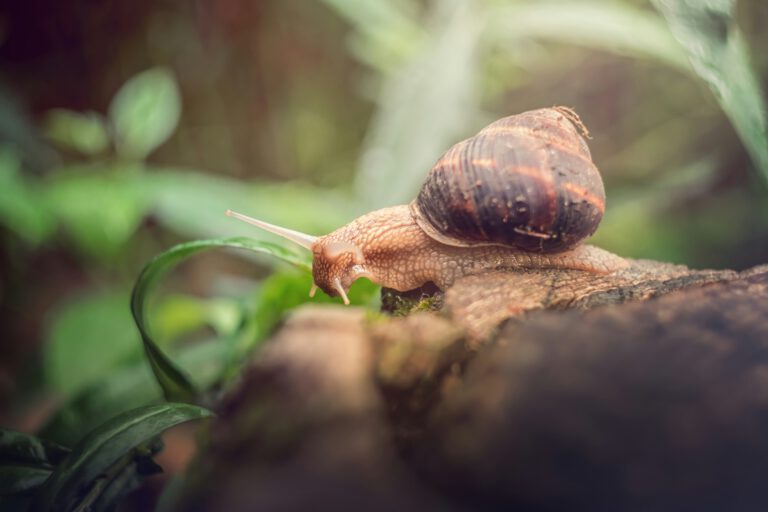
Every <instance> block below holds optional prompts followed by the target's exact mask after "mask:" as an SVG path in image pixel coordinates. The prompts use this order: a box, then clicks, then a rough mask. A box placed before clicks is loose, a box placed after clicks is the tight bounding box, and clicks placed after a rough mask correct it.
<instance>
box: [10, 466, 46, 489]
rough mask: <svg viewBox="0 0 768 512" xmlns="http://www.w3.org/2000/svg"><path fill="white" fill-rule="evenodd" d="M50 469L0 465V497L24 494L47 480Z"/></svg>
mask: <svg viewBox="0 0 768 512" xmlns="http://www.w3.org/2000/svg"><path fill="white" fill-rule="evenodd" d="M49 476H51V469H50V468H44V467H36V466H21V465H18V466H15V465H5V464H0V495H9V494H26V493H29V492H31V491H33V490H35V489H37V488H38V487H40V486H41V485H43V483H45V481H46V480H48V477H49Z"/></svg>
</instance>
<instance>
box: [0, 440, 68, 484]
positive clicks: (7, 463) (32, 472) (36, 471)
mask: <svg viewBox="0 0 768 512" xmlns="http://www.w3.org/2000/svg"><path fill="white" fill-rule="evenodd" d="M69 453H70V452H69V449H67V448H64V447H63V446H59V445H58V444H56V443H52V442H50V441H43V440H42V439H38V438H36V437H33V436H30V435H27V434H23V433H21V432H14V431H12V430H4V429H0V495H9V494H18V493H28V492H30V491H32V490H34V489H36V488H37V487H39V486H40V485H42V484H43V482H45V481H46V480H47V479H48V477H49V476H50V475H51V471H52V470H53V468H54V466H56V465H57V464H58V463H60V462H61V461H62V460H64V458H66V457H67V455H69Z"/></svg>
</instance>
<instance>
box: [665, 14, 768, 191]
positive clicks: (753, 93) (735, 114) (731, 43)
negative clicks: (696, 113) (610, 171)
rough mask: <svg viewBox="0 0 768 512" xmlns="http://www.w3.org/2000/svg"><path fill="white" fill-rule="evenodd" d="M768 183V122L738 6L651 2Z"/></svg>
mask: <svg viewBox="0 0 768 512" xmlns="http://www.w3.org/2000/svg"><path fill="white" fill-rule="evenodd" d="M653 4H654V5H655V6H656V8H657V9H658V10H659V11H661V13H662V14H663V15H664V17H665V18H666V19H667V22H668V23H669V27H670V28H671V29H672V33H673V34H674V36H675V38H677V40H678V41H679V42H680V44H681V45H682V46H683V48H685V50H686V51H687V52H688V58H689V59H690V61H691V64H692V65H693V69H694V70H695V71H696V73H697V74H698V75H699V76H700V77H701V78H702V79H703V80H704V81H705V82H706V83H707V84H708V85H709V87H710V88H711V89H712V92H714V94H715V97H716V98H717V101H718V102H719V103H720V107H721V108H722V109H723V111H724V112H725V113H726V115H727V116H728V117H729V118H730V120H731V122H732V123H733V126H734V128H735V129H736V132H737V133H738V134H739V137H740V138H741V140H742V142H743V143H744V146H745V147H746V149H747V151H748V152H749V154H750V156H751V157H752V160H753V161H754V163H755V165H756V166H757V168H758V169H759V170H760V171H761V173H762V176H763V178H764V179H765V181H766V183H768V118H767V117H766V105H765V101H764V98H763V92H761V90H760V85H759V81H758V80H757V78H756V77H755V74H754V72H753V70H752V68H751V65H750V55H749V48H748V47H747V44H746V42H745V39H744V35H743V33H742V31H741V29H740V28H739V26H738V25H737V24H736V18H735V10H736V2H735V1H734V0H707V1H702V0H653Z"/></svg>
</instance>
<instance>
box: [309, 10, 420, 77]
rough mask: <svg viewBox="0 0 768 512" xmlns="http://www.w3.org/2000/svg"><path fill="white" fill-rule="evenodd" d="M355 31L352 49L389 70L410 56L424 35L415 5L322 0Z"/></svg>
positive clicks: (375, 64)
mask: <svg viewBox="0 0 768 512" xmlns="http://www.w3.org/2000/svg"><path fill="white" fill-rule="evenodd" d="M323 2H324V3H325V4H327V5H328V6H329V7H330V8H331V9H333V10H334V11H335V12H336V13H337V14H338V15H339V16H341V17H342V18H344V19H345V20H346V21H347V22H348V23H349V24H350V25H351V26H352V27H354V29H355V31H356V33H355V34H354V37H353V38H352V39H351V41H350V45H351V50H352V52H353V53H354V55H355V56H356V57H358V58H359V59H360V60H361V61H362V62H364V63H366V64H368V65H370V66H374V67H376V68H378V69H380V70H382V71H387V70H389V69H391V68H392V67H393V66H395V65H398V64H401V63H402V62H403V60H404V59H406V58H408V57H410V56H411V55H412V54H413V52H414V51H415V50H417V49H418V47H419V44H420V43H421V42H422V39H423V38H424V30H423V28H422V27H421V26H420V25H419V22H418V18H417V16H416V15H415V12H414V11H415V10H416V9H415V5H414V4H412V3H410V4H403V3H402V2H382V1H381V0H323Z"/></svg>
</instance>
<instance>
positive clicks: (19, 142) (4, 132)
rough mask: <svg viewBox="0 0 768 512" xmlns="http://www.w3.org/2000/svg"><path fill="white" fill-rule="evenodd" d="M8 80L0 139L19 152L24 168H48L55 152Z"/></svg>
mask: <svg viewBox="0 0 768 512" xmlns="http://www.w3.org/2000/svg"><path fill="white" fill-rule="evenodd" d="M8 82H9V81H6V80H3V81H0V141H2V143H3V145H6V146H8V147H10V148H13V149H14V150H16V151H18V156H19V159H20V160H21V161H22V162H23V163H24V167H27V168H32V169H34V170H40V169H44V168H46V167H48V166H50V165H51V164H52V163H53V162H54V161H55V159H56V158H55V157H56V155H55V152H54V151H53V150H52V149H51V148H50V147H49V146H48V145H47V144H45V143H43V141H42V140H41V138H40V134H39V132H38V130H37V128H36V127H35V125H34V124H33V122H32V119H31V116H30V115H29V112H28V110H27V109H26V108H25V105H24V101H23V100H22V99H21V98H20V94H18V93H16V91H14V90H12V89H11V88H10V87H9V86H8V85H7V83H8ZM0 202H1V201H0Z"/></svg>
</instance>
